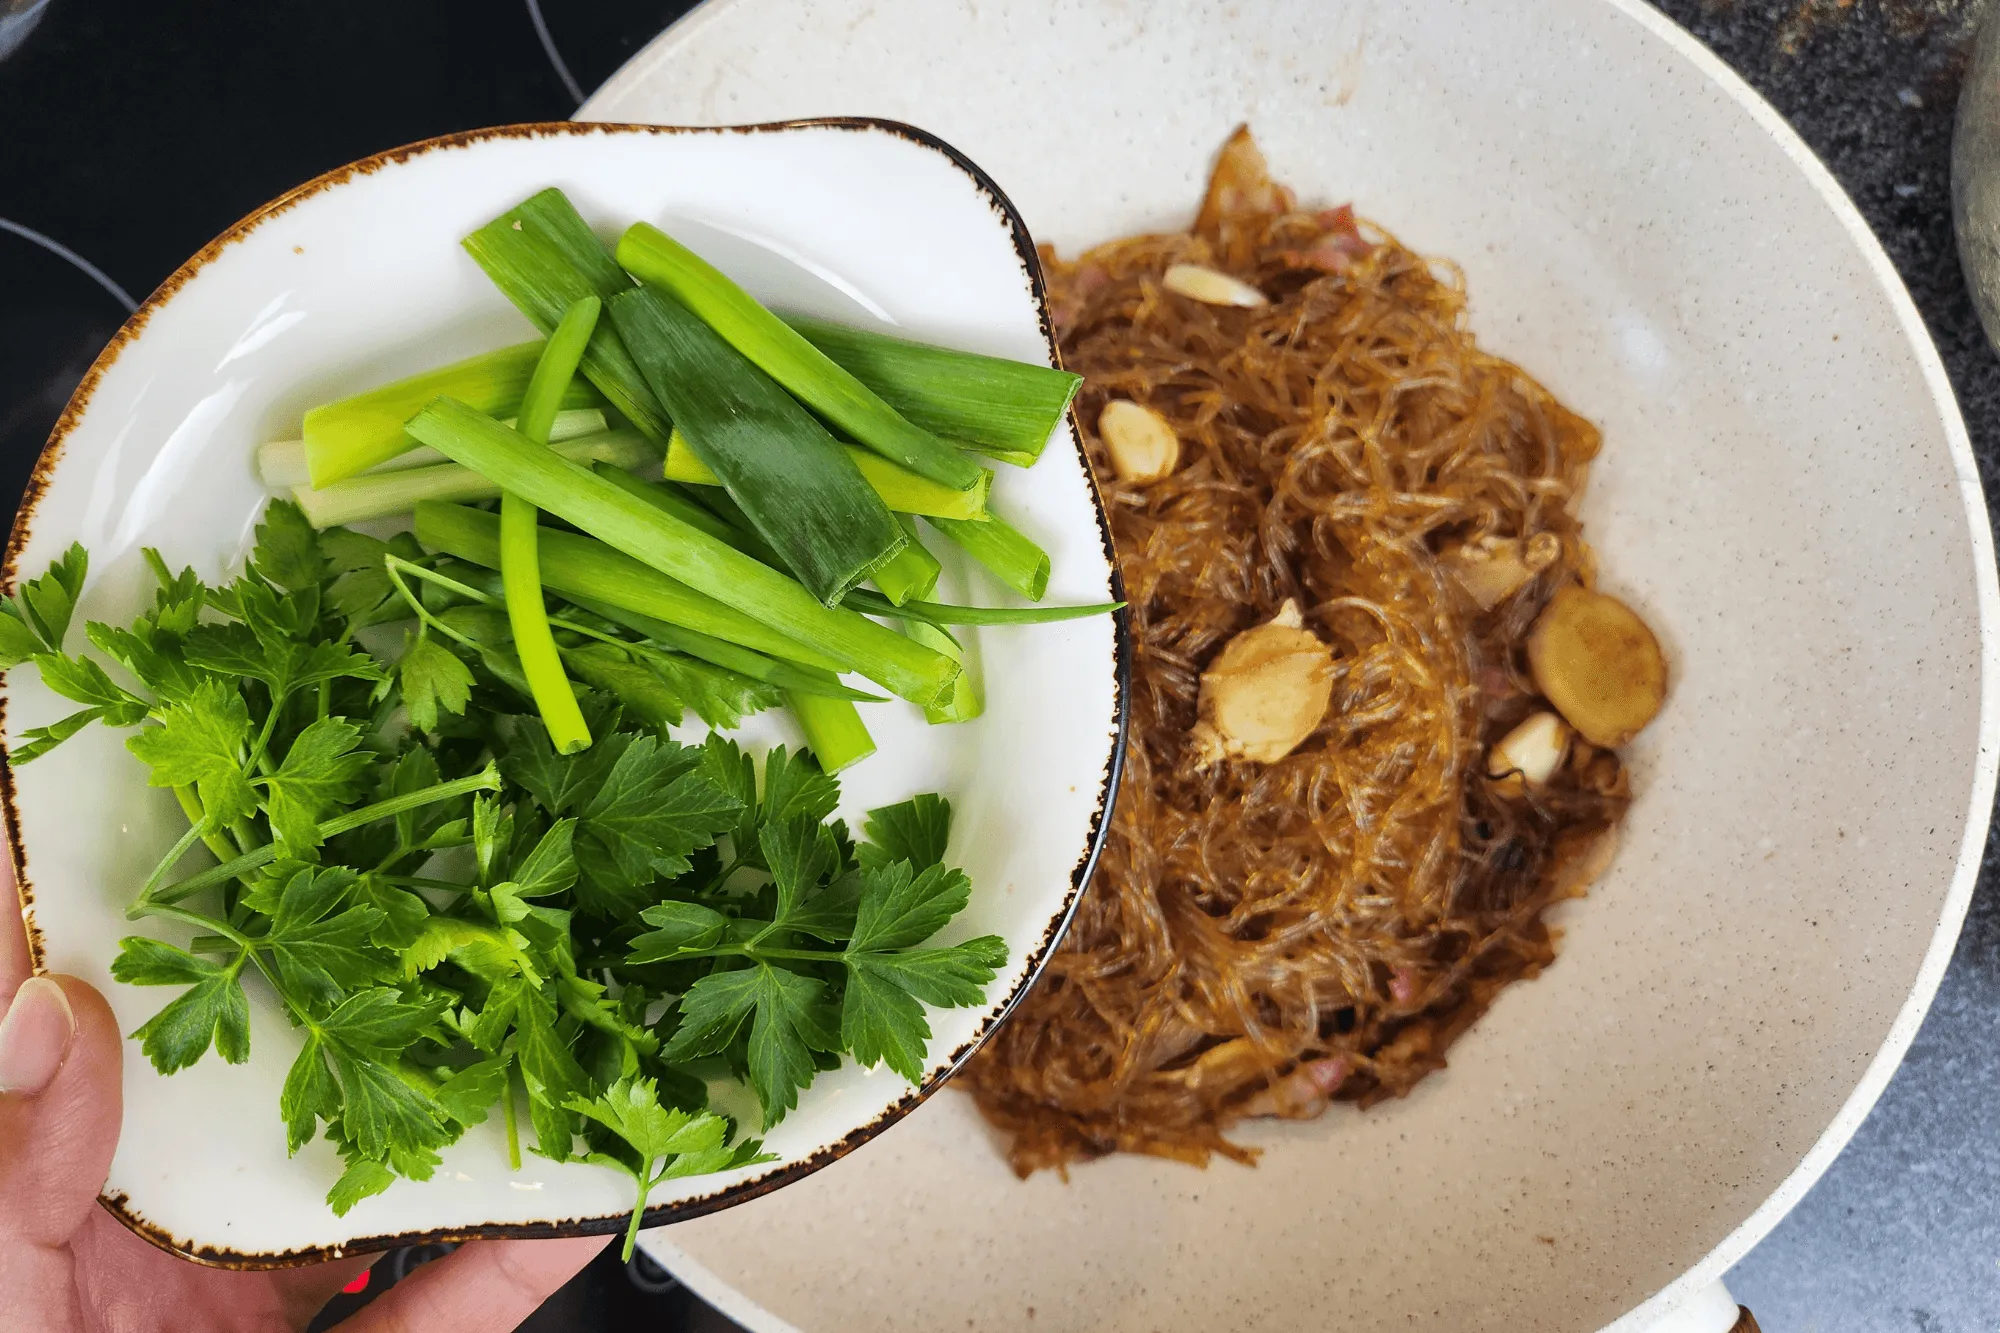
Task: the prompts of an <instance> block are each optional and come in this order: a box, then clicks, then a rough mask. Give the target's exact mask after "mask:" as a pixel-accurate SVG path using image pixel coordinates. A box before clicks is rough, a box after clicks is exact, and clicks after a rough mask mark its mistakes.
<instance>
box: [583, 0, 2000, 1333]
mask: <svg viewBox="0 0 2000 1333" xmlns="http://www.w3.org/2000/svg"><path fill="white" fill-rule="evenodd" d="M751 2H752V0H703V3H701V4H699V5H697V6H696V7H695V8H694V9H692V10H690V11H689V12H688V13H687V14H685V15H683V16H682V17H681V18H680V19H679V20H677V21H675V22H674V23H672V24H670V25H668V26H667V27H666V28H664V29H662V30H661V31H660V32H659V33H658V34H657V35H655V36H654V37H653V39H652V40H651V41H649V42H648V43H647V44H646V45H645V46H643V47H641V48H640V49H639V50H638V51H636V52H634V53H633V54H632V56H631V58H630V59H628V60H627V61H626V62H625V63H624V64H623V65H621V66H620V67H619V68H618V69H617V70H616V71H614V72H613V73H612V75H611V76H610V77H609V78H608V79H606V80H605V81H604V82H603V83H602V84H600V85H599V86H598V87H597V89H596V90H595V91H593V92H592V93H591V95H590V96H589V97H588V98H587V99H585V101H584V103H583V105H582V106H580V107H578V108H577V111H576V116H577V118H578V119H579V120H584V119H587V118H588V117H590V116H591V115H593V114H594V108H596V107H598V106H600V105H602V104H604V103H609V102H615V101H616V100H617V99H620V98H623V97H627V96H630V95H631V93H632V91H633V90H634V89H635V88H636V87H639V86H641V85H643V84H644V83H645V82H647V81H648V80H650V79H653V78H657V77H663V76H664V74H665V71H666V70H667V68H668V67H669V66H670V64H671V61H672V59H673V53H670V52H669V51H668V50H667V49H666V48H667V47H668V46H669V44H672V43H678V42H682V41H686V40H689V39H691V38H693V37H694V36H695V35H697V34H698V33H699V31H700V29H701V28H702V27H705V26H706V25H707V24H708V23H710V22H712V21H714V20H715V19H717V18H719V17H720V16H721V15H722V14H724V13H726V12H728V11H730V10H733V9H737V8H742V7H745V6H747V5H749V4H750V3H751ZM1580 3H1595V4H1598V5H1601V6H1602V7H1603V8H1604V9H1607V10H1609V11H1611V13H1612V14H1614V15H1616V16H1618V17H1620V18H1623V19H1625V20H1626V21H1629V22H1631V23H1633V24H1635V25H1637V27H1638V28H1639V29H1640V30H1641V32H1642V33H1643V34H1645V35H1646V36H1648V37H1651V38H1653V39H1655V40H1657V41H1658V42H1659V43H1660V44H1661V47H1662V48H1663V53H1667V54H1671V55H1672V56H1677V57H1679V58H1680V60H1682V61H1683V62H1685V63H1686V64H1687V65H1689V66H1691V67H1692V69H1693V71H1694V72H1695V73H1696V74H1697V75H1699V76H1702V77H1703V78H1705V79H1706V81H1707V82H1708V84H1709V85H1710V86H1711V87H1713V88H1714V89H1715V90H1716V91H1717V92H1718V93H1720V94H1721V95H1722V96H1723V97H1724V98H1725V99H1726V100H1727V101H1728V102H1729V103H1730V104H1731V105H1733V106H1734V107H1736V108H1737V109H1738V110H1740V111H1742V112H1743V113H1745V114H1747V116H1748V117H1749V120H1750V123H1751V124H1752V125H1754V126H1755V127H1756V128H1757V129H1759V130H1761V131H1762V132H1763V134H1764V135H1765V136H1766V137H1767V138H1768V139H1769V140H1770V141H1771V142H1772V143H1774V144H1775V145H1776V146H1777V148H1778V149H1779V151H1780V152H1782V153H1783V154H1784V156H1785V158H1786V160H1787V161H1788V162H1790V163H1791V165H1792V166H1793V167H1794V168H1795V169H1796V170H1797V171H1798V172H1799V173H1800V175H1801V176H1802V177H1803V178H1804V179H1805V181H1806V183H1807V184H1808V185H1810V186H1811V188H1812V190H1813V192H1814V193H1815V194H1816V195H1818V196H1819V198H1820V200H1821V202H1822V203H1823V204H1824V205H1825V206H1826V207H1827V209H1828V210H1829V212H1830V213H1831V214H1832V216H1833V218H1834V220H1835V221H1836V222H1838V223H1839V225H1840V226H1841V228H1842V229H1843V230H1844V231H1845V232H1846V233H1847V234H1848V239H1849V240H1850V242H1852V243H1853V245H1854V247H1855V251H1856V254H1857V257H1858V258H1859V259H1860V260H1861V262H1862V264H1863V266H1864V267H1865V268H1866V270H1867V272H1868V275H1869V276H1870V277H1871V278H1872V279H1873V280H1874V283H1875V285H1876V286H1877V287H1878V288H1879V289H1880V291H1881V294H1882V295H1883V296H1884V297H1885V298H1886V299H1887V301H1888V304H1889V307H1890V310H1891V312H1892V313H1893V315H1894V318H1895V321H1896V326H1897V329H1898V331H1899V332H1900V334H1901V335H1902V341H1903V343H1904V345H1905V347H1906V348H1907V349H1908V351H1909V352H1910V353H1911V355H1912V357H1913V359H1914V361H1915V362H1916V367H1917V370H1918V373H1919V375H1920V376H1921V379H1922V381H1923V385H1924V388H1925V390H1926V392H1927V394H1928V396H1929V398H1930V406H1931V409H1932V411H1933V412H1934V413H1935V414H1936V418H1937V422H1938V424H1939V426H1941V427H1942V428H1943V433H1944V442H1945V447H1946V450H1947V452H1948V453H1949V455H1950V460H1951V464H1952V469H1953V473H1954V477H1955V480H1956V482H1957V485H1958V494H1959V502H1960V505H1961V508H1962V510H1963V516H1964V520H1965V524H1966V528H1967V533H1968V537H1969V542H1970V546H1971V555H1972V566H1973V568H1972V570H1971V573H1972V575H1973V582H1974V585H1975V588H1976V597H1977V612H1978V642H1979V663H1980V668H1979V734H1978V744H1977V750H1976V753H1975V755H1974V759H1973V771H1972V781H1971V784H1970V791H1969V792H1968V796H1967V802H1966V809H1965V814H1964V816H1963V819H1964V832H1963V835H1962V837H1961V840H1960V843H1959V851H1958V857H1957V860H1956V862H1955V864H1954V866H1953V869H1952V874H1951V877H1950V880H1949V881H1948V883H1947V884H1946V885H1945V886H1944V892H1943V894H1942V895H1941V896H1940V898H1939V900H1938V921H1937V925H1936V927H1935V928H1934V930H1933V932H1932V934H1931V938H1930V941H1929V943H1928V944H1927V945H1926V946H1925V950H1924V955H1923V959H1922V961H1921V962H1920V963H1919V964H1918V967H1917V971H1916V974H1915V977H1914V978H1913V980H1912V982H1911V986H1910V990H1909V993H1908V994H1907V995H1906V996H1905V997H1904V999H1903V1002H1902V1005H1901V1006H1900V1007H1899V1008H1898V1009H1897V1011H1896V1014H1895V1016H1894V1018H1892V1019H1891V1020H1890V1023H1889V1027H1888V1030H1887V1032H1886V1033H1885V1034H1884V1036H1883V1039H1882V1043H1881V1045H1879V1046H1878V1047H1877V1048H1876V1050H1875V1053H1874V1055H1873V1056H1871V1057H1870V1059H1869V1061H1868V1063H1867V1065H1866V1066H1865V1068H1864V1069H1863V1070H1862V1072H1861V1074H1860V1075H1859V1077H1858V1078H1857V1079H1856V1082H1855V1085H1854V1088H1853V1090H1852V1091H1851V1092H1850V1093H1849V1094H1848V1096H1847V1097H1846V1099H1845V1100H1843V1101H1842V1103H1841V1104H1840V1107H1839V1109H1838V1110H1836V1111H1835V1113H1834V1115H1833V1116H1832V1118H1831V1119H1830V1120H1829V1121H1828V1122H1827V1125H1826V1128H1825V1129H1824V1130H1822V1131H1821V1132H1820V1134H1819V1136H1818V1137H1817V1138H1816V1139H1815V1140H1814V1141H1813V1143H1812V1146H1811V1147H1809V1148H1808V1149H1807V1150H1806V1152H1805V1153H1804V1155H1803V1156H1801V1157H1800V1159H1799V1161H1798V1164H1797V1165H1796V1166H1794V1167H1793V1168H1792V1170H1791V1171H1790V1172H1789V1173H1787V1174H1786V1176H1785V1177H1784V1179H1783V1180H1781V1181H1780V1182H1779V1183H1778V1185H1777V1186H1776V1188H1774V1189H1773V1190H1772V1192H1771V1193H1770V1194H1769V1195H1767V1196H1766V1197H1765V1198H1764V1199H1763V1201H1762V1202H1760V1203H1759V1204H1758V1205H1757V1206H1756V1207H1755V1208H1754V1209H1752V1210H1751V1211H1750V1213H1749V1215H1748V1216H1746V1217H1745V1218H1744V1219H1743V1220H1742V1221H1740V1222H1739V1223H1737V1224H1736V1226H1735V1227H1734V1228H1732V1229H1731V1230H1730V1231H1729V1233H1728V1234H1727V1235H1725V1236H1724V1237H1723V1238H1722V1239H1721V1240H1720V1241H1718V1242H1717V1243H1716V1245H1715V1246H1714V1247H1713V1248H1711V1249H1710V1250H1709V1251H1708V1253H1707V1254H1705V1255H1704V1256H1703V1257H1702V1258H1701V1259H1700V1260H1698V1261H1697V1262H1696V1263H1695V1264H1694V1265H1693V1266H1691V1267H1690V1268H1688V1269H1687V1270H1686V1271H1684V1272H1683V1273H1681V1274H1680V1275H1679V1276H1678V1277H1676V1278H1675V1279H1673V1281H1671V1282H1669V1283H1667V1284H1666V1285H1665V1286H1663V1287H1661V1288H1660V1289H1659V1290H1658V1291H1657V1292H1655V1293H1654V1294H1653V1295H1652V1296H1650V1297H1648V1298H1646V1299H1645V1300H1643V1301H1641V1302H1640V1303H1639V1304H1638V1305H1635V1306H1633V1307H1632V1308H1631V1309H1630V1310H1628V1311H1626V1312H1625V1313H1624V1314H1623V1315H1620V1316H1619V1317H1618V1318H1617V1319H1614V1320H1613V1321H1612V1322H1611V1323H1609V1324H1607V1325H1606V1326H1605V1327H1604V1329H1603V1330H1602V1333H1641V1331H1642V1330H1645V1329H1647V1328H1649V1327H1651V1326H1652V1325H1653V1324H1655V1323H1656V1322H1658V1321H1659V1320H1661V1319H1663V1318H1665V1317H1666V1316H1667V1315H1668V1314H1670V1313H1671V1312H1673V1311H1674V1310H1677V1309H1679V1308H1680V1307H1681V1306H1683V1305H1685V1304H1686V1303H1687V1302H1688V1301H1689V1300H1690V1299H1691V1298H1692V1297H1693V1296H1694V1295H1695V1294H1696V1293H1697V1292H1698V1291H1700V1290H1701V1289H1702V1288H1704V1287H1707V1286H1709V1285H1710V1284H1712V1283H1717V1282H1720V1281H1721V1279H1722V1276H1723V1274H1724V1273H1725V1272H1726V1271H1727V1270H1728V1269H1729V1268H1731V1267H1732V1266H1734V1265H1735V1263H1736V1262H1737V1261H1738V1260H1739V1259H1741V1258H1742V1257H1743V1256H1744V1255H1745V1254H1747V1253H1749V1251H1750V1250H1751V1249H1752V1248H1754V1247H1755V1246H1756V1245H1757V1243H1758V1242H1759V1241H1761V1240H1763V1239H1764V1238H1765V1237H1766V1236H1767V1235H1769V1234H1770V1232H1771V1231H1772V1230H1773V1229H1774V1228H1775V1227H1776V1226H1777V1225H1778V1223H1779V1222H1780V1221H1782V1220H1783V1218H1784V1216H1785V1215H1786V1214H1787V1213H1789V1212H1790V1211H1791V1210H1792V1208H1793V1207H1794V1206H1795V1205H1796V1204H1797V1203H1798V1202H1799V1200H1800V1199H1802V1198H1804V1197H1805V1195H1806V1193H1807V1192H1808V1191H1809V1190H1810V1189H1811V1188H1812V1187H1813V1185H1815V1184H1816V1183H1818V1181H1819V1179H1820V1177H1821V1176H1823V1175H1825V1174H1826V1171H1827V1169H1828V1168H1829V1167H1830V1166H1832V1164H1833V1161H1834V1159H1835V1158H1836V1157H1838V1156H1839V1155H1840V1152H1841V1150H1842V1149H1843V1148H1845V1147H1846V1146H1847V1143H1848V1141H1849V1140H1850V1139H1852V1138H1853V1137H1854V1135H1855V1133H1856V1132H1857V1131H1858V1130H1859V1129H1860V1128H1861V1125H1862V1122H1863V1121H1865V1120H1866V1119H1867V1117H1868V1113H1869V1112H1870V1111H1871V1110H1872V1109H1873V1108H1874V1106H1875V1103H1876V1102H1877V1101H1878V1100H1880V1098H1881V1096H1882V1093H1883V1092H1884V1091H1885V1090H1886V1089H1887V1087H1888V1085H1889V1081H1890V1079H1891V1078H1892V1077H1893V1076H1894V1074H1895V1072H1896V1069H1897V1068H1898V1067H1899V1066H1900V1065H1901V1064H1902V1061H1903V1057H1904V1055H1905V1054H1907V1052H1908V1050H1909V1047H1910V1044H1911V1042H1912V1041H1914V1040H1915V1038H1916V1034H1917V1031H1918V1029H1919V1028H1920V1027H1921V1026H1922V1025H1923V1020H1924V1018H1925V1016H1926V1015H1927V1014H1928V1013H1929V1012H1930V1007H1931V1004H1932V1002H1933V1001H1934V1000H1935V999H1936V996H1937V991H1938V987H1939V985H1940V984H1941V983H1942V982H1943V980H1944V974H1945V971H1946V969H1947V968H1948V966H1949V964H1950V962H1951V957H1952V953H1953V950H1954V948H1955V947H1956V945H1957V942H1958V937H1959V934H1960V931H1961V930H1962V928H1963V926H1964V923H1965V916H1966V912H1967V910H1968V909H1969V908H1970V906H1971V904H1972V894H1973V890H1974V888H1975V887H1976V885H1977V883H1978V879H1979V869H1980V864H1981V861H1982V859H1983V854H1984V851H1985V847H1986V841H1987V834H1988V830H1989V826H1990V824H1991V823H1992V821H1993V818H1994V814H1995V811H1994V797H1995V791H1996V786H2000V572H1996V566H1995V558H1994V538H1993V523H1994V521H1995V516H1994V514H1993V512H1992V511H1990V510H1989V509H1988V507H1987V503H1986V497H1985V491H1984V488H1983V486H1982V485H1981V483H1980V480H1979V472H1978V466H1977V463H1976V461H1975V460H1974V457H1973V453H1972V441H1971V437H1970V435H1969V433H1968V432H1967V430H1966V427H1965V420H1964V417H1963V415H1962V414H1961V412H1960V410H1959V406H1958V398H1957V395H1956V393H1955V392H1954V391H1953V389H1952V387H1951V380H1950V376H1949V375H1948V373H1947V372H1946V370H1945V367H1944V362H1943V359H1942V358H1941V357H1940V355H1939V353H1938V350H1937V344H1936V342H1935V341H1934V340H1933V339H1932V337H1931V335H1930V331H1929V328H1928V327H1927V326H1926V325H1925V323H1924V320H1923V316H1922V314H1921V312H1919V311H1918V309H1917V306H1916V302H1915V300H1914V299H1913V298H1912V297H1911V296H1910V293H1909V288H1908V286H1907V285H1906V284H1905V283H1904V281H1903V278H1902V275H1901V273H1899V272H1898V271H1897V270H1896V267H1895V264H1894V263H1893V262H1892V261H1891V260H1890V258H1889V255H1888V252H1887V251H1886V250H1885V249H1884V248H1883V245H1882V242H1881V239H1880V238H1879V237H1878V236H1876V234H1875V232H1874V230H1873V228H1871V227H1870V226H1869V225H1868V222H1867V220H1866V219H1865V218H1863V217H1862V215H1861V211H1860V209H1859V208H1858V207H1857V206H1856V205H1855V203H1854V200H1853V199H1852V198H1851V197H1850V196H1849V195H1848V193H1847V192H1846V190H1845V189H1843V188H1842V187H1841V185H1840V183H1839V181H1838V180H1837V179H1836V178H1835V177H1834V175H1833V173H1832V171H1831V170H1830V169H1829V168H1828V167H1827V166H1826V164H1825V163H1824V162H1822V161H1821V160H1820V158H1819V156H1818V154H1816V153H1815V152H1814V151H1813V149H1812V147H1811V146H1810V145H1808V144H1807V143H1806V141H1805V140H1804V138H1802V137H1801V136H1800V134H1799V132H1798V131H1797V130H1796V129H1794V128H1793V127H1792V125H1791V123H1790V122H1789V121H1787V120H1786V119H1785V118H1784V117H1783V116H1782V115H1781V114H1780V113H1779V112H1778V110H1777V108H1776V107H1774V106H1772V105H1771V103H1770V102H1769V101H1767V100H1766V99H1765V98H1764V96H1763V95H1762V94H1760V93H1759V92H1758V91H1757V90H1756V89H1755V88H1754V87H1752V86H1751V85H1750V83H1749V81H1748V80H1746V79H1745V78H1744V77H1743V76H1742V75H1741V74H1738V73H1737V72H1736V70H1735V69H1733V68H1732V67H1731V66H1730V65H1729V64H1728V63H1727V62H1725V61H1724V60H1723V59H1722V58H1721V57H1720V56H1718V55H1717V54H1716V53H1715V52H1714V51H1712V50H1710V49H1709V48H1708V47H1707V46H1706V45H1704V44H1703V43H1702V42H1701V40H1700V39H1699V38H1697V37H1695V36H1694V34H1693V33H1691V32H1689V31H1688V30H1687V29H1685V28H1683V27H1681V26H1680V25H1679V24H1678V23H1676V22H1674V21H1673V20H1672V19H1671V18H1669V17H1667V16H1666V15H1665V14H1663V13H1661V12H1660V11H1659V10H1657V9H1654V8H1653V7H1652V6H1651V5H1648V4H1646V3H1645V2H1644V0H1580ZM593 123H594V122H593ZM606 123H611V122H606ZM648 1241H650V1242H651V1243H652V1244H654V1245H657V1246H666V1247H670V1242H666V1241H663V1240H660V1239H657V1238H652V1237H641V1242H642V1243H646V1242H648ZM672 1248H674V1249H675V1253H676V1254H677V1255H678V1256H679V1257H680V1260H681V1262H682V1263H684V1264H685V1265H686V1266H687V1267H688V1268H689V1269H691V1270H692V1271H694V1272H698V1273H700V1274H701V1276H702V1278H703V1279H705V1280H706V1281H705V1282H704V1283H703V1284H702V1285H700V1286H696V1287H695V1288H694V1289H695V1290H696V1291H697V1293H698V1294H699V1295H701V1296H702V1297H703V1299H705V1300H710V1301H711V1302H712V1303H716V1304H718V1305H719V1306H721V1307H723V1308H725V1309H726V1310H727V1311H728V1312H729V1313H730V1315H731V1317H732V1318H736V1319H738V1320H739V1321H743V1322H746V1323H747V1324H748V1326H749V1327H751V1328H753V1329H758V1330H761V1331H762V1333H794V1330H793V1329H792V1326H791V1325H789V1324H787V1323H785V1322H784V1321H783V1320H781V1319H779V1318H778V1317H777V1316H775V1315H773V1314H770V1313H769V1312H767V1311H764V1310H763V1309H762V1308H761V1307H759V1306H757V1305H756V1304H755V1302H754V1301H752V1300H750V1299H748V1298H747V1297H746V1296H744V1295H743V1294H742V1293H739V1292H737V1291H736V1290H735V1288H733V1287H731V1286H729V1285H728V1284H727V1283H725V1282H721V1281H720V1280H719V1279H717V1278H715V1277H714V1275H712V1274H710V1273H709V1272H708V1271H707V1270H706V1269H705V1268H703V1267H702V1266H701V1265H700V1264H699V1263H698V1262H696V1261H694V1260H693V1258H692V1256H689V1255H685V1254H684V1253H682V1252H680V1251H679V1250H678V1249H677V1247H672ZM709 1284H713V1285H709ZM722 1293H726V1296H723V1297H722V1299H718V1296H719V1295H721V1294H722ZM753 1313H754V1315H755V1317H754V1318H751V1317H749V1316H750V1315H752V1314H753Z"/></svg>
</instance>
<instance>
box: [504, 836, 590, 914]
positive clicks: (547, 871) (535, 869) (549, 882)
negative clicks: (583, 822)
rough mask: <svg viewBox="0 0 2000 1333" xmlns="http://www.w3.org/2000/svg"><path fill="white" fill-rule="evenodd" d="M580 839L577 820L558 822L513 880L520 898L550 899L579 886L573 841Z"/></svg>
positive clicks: (514, 875)
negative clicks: (553, 894) (577, 837)
mask: <svg viewBox="0 0 2000 1333" xmlns="http://www.w3.org/2000/svg"><path fill="white" fill-rule="evenodd" d="M575 836H576V821H575V820H574V819H558V820H557V821H556V822H555V823H554V824H552V825H550V826H549V831H548V832H546V833H544V834H543V835H542V837H541V841H539V842H537V843H536V844H535V845H534V847H533V848H532V849H531V850H530V851H529V852H528V854H527V855H526V856H524V857H522V858H521V863H520V864H519V865H517V866H515V867H514V873H513V874H512V875H511V876H509V879H510V880H511V882H512V883H513V885H514V894H515V896H516V897H520V898H546V897H548V896H549V895H550V894H552V893H561V892H562V891H563V890H564V889H567V888H569V887H570V886H571V885H572V884H575V883H576V855H575V853H574V851H572V849H571V845H570V844H571V841H572V839H574V838H575Z"/></svg>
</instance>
